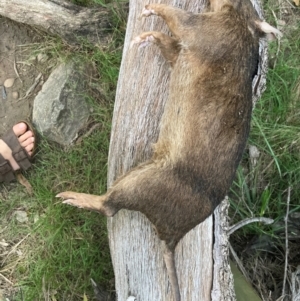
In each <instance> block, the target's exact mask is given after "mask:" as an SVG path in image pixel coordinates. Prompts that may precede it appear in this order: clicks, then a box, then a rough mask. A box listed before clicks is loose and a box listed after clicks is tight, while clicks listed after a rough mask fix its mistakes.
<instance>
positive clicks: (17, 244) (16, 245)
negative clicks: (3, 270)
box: [2, 233, 31, 265]
mask: <svg viewBox="0 0 300 301" xmlns="http://www.w3.org/2000/svg"><path fill="white" fill-rule="evenodd" d="M30 234H31V233H28V234H27V235H26V236H25V237H23V238H22V239H21V240H20V241H19V242H18V243H16V244H15V245H14V246H13V247H12V248H11V250H10V251H9V252H8V254H7V255H6V257H5V258H4V260H3V261H2V265H4V263H5V262H6V260H7V258H8V256H9V255H10V254H11V253H12V252H13V251H15V249H16V248H17V247H18V246H19V245H20V244H21V243H22V242H23V241H24V240H25V239H27V238H28V237H29V236H30Z"/></svg>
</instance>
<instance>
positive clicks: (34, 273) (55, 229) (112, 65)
mask: <svg viewBox="0 0 300 301" xmlns="http://www.w3.org/2000/svg"><path fill="white" fill-rule="evenodd" d="M76 2H77V4H82V5H99V4H102V5H103V4H107V3H108V2H111V1H103V3H102V1H93V2H92V1H79V2H80V3H79V2H78V1H76ZM112 14H113V22H114V32H113V33H112V34H113V39H112V42H111V44H110V45H109V46H108V47H107V48H106V49H105V50H101V49H99V48H97V47H93V46H91V45H89V44H88V43H84V42H83V43H82V46H81V47H80V48H78V47H77V48H76V49H72V48H70V47H69V46H68V45H65V44H64V43H63V42H62V41H61V40H60V39H59V38H53V37H49V38H46V40H45V42H44V43H43V44H41V45H38V46H36V45H33V46H32V53H33V56H36V55H37V54H38V53H43V54H47V55H48V56H49V57H50V58H51V59H53V60H58V61H67V60H72V61H74V62H77V63H78V64H80V65H88V66H90V67H89V69H88V72H87V74H86V77H87V80H88V81H89V90H88V91H86V93H85V95H83V97H84V99H85V100H86V101H87V102H89V104H90V105H91V107H92V114H91V117H90V120H89V126H90V127H91V126H93V125H95V124H98V128H97V129H96V130H95V131H93V132H92V134H91V135H90V136H88V137H87V138H85V139H83V140H82V142H81V143H80V144H79V145H75V146H74V147H72V148H69V149H63V148H62V147H60V146H58V145H55V144H53V143H50V142H47V141H46V140H45V139H44V138H43V137H41V139H40V141H39V144H38V153H37V154H36V156H35V164H34V168H32V169H30V171H29V172H28V173H27V175H26V178H27V179H28V180H29V182H30V183H31V185H32V187H33V191H34V195H33V196H31V197H29V196H28V195H26V194H25V193H24V192H23V189H22V188H21V187H16V188H14V189H13V190H12V191H10V192H9V193H7V195H8V198H7V201H2V202H0V211H1V218H2V224H3V225H5V226H6V227H7V228H6V231H5V239H6V241H9V242H11V243H12V244H15V245H16V244H18V243H19V242H20V241H21V243H20V244H19V245H18V250H20V251H21V253H22V254H21V255H20V256H19V257H18V256H17V255H15V254H10V255H9V256H8V257H7V260H6V262H5V263H4V265H3V266H1V267H0V270H2V269H3V272H2V273H4V275H7V276H8V274H6V273H8V272H9V273H10V274H9V278H10V279H12V278H11V273H13V279H14V280H15V281H14V282H15V283H16V286H17V288H18V292H17V293H15V294H14V297H13V300H17V301H23V300H26V301H27V300H30V301H37V300H59V301H63V300H68V301H71V300H72V301H76V300H84V296H86V297H87V299H88V300H92V299H93V296H94V293H93V290H92V286H91V282H90V279H91V278H92V279H94V280H95V281H96V282H97V283H100V284H101V285H102V286H104V287H106V288H111V279H112V278H113V269H112V264H111V260H110V253H109V247H108V238H107V229H106V218H104V217H102V216H101V215H99V214H97V213H95V212H88V211H84V210H83V211H80V210H78V209H76V208H72V207H69V206H67V205H63V204H62V203H61V200H59V199H56V198H55V195H56V194H57V193H59V192H61V191H65V190H74V191H81V192H86V193H92V194H102V193H104V192H105V191H106V189H107V187H106V177H107V155H108V148H109V138H110V127H111V118H112V110H113V100H114V96H115V90H116V83H117V79H118V71H119V66H120V63H121V53H122V41H123V37H124V28H125V26H124V19H123V16H124V15H125V13H124V14H123V13H122V12H118V10H117V9H115V8H114V9H112ZM30 47H31V46H30ZM16 209H19V210H23V211H26V213H27V215H28V218H29V221H28V222H27V223H24V224H20V223H19V222H17V221H16V219H15V218H14V212H15V210H16ZM0 230H1V229H0ZM6 269H7V271H8V272H7V271H5V270H6ZM48 298H49V299H48Z"/></svg>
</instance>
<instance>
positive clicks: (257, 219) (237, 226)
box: [227, 217, 274, 236]
mask: <svg viewBox="0 0 300 301" xmlns="http://www.w3.org/2000/svg"><path fill="white" fill-rule="evenodd" d="M256 222H259V223H265V224H267V225H269V224H273V223H274V220H273V219H271V218H267V217H251V218H246V219H244V220H242V221H240V222H238V223H236V224H234V225H233V226H231V227H230V228H229V230H228V232H227V235H228V236H230V235H231V234H232V233H233V232H235V231H236V230H238V229H240V228H241V227H244V226H246V225H248V224H251V223H256Z"/></svg>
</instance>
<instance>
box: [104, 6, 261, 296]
mask: <svg viewBox="0 0 300 301" xmlns="http://www.w3.org/2000/svg"><path fill="white" fill-rule="evenodd" d="M159 2H160V3H165V4H170V5H174V6H179V4H178V3H179V2H177V1H172V0H161V1H159ZM145 4H148V0H139V1H138V0H132V1H130V8H129V17H128V23H127V31H126V39H125V44H124V50H123V59H122V65H121V69H120V75H119V82H118V88H117V94H116V101H115V108H114V116H113V127H112V134H111V143H110V153H109V173H108V186H110V185H111V184H112V183H113V181H114V180H115V179H116V178H117V177H118V176H120V175H122V174H124V173H125V172H126V171H128V170H129V169H130V168H132V167H133V166H136V165H137V164H138V163H140V162H143V161H145V160H146V159H147V158H149V156H150V155H151V152H152V150H151V146H152V144H153V143H154V142H156V140H157V137H158V131H159V122H160V118H161V116H162V112H163V108H164V103H165V100H166V99H167V96H168V81H169V66H168V64H167V63H166V62H165V60H164V59H163V58H162V56H161V55H160V52H159V51H158V49H157V48H156V47H155V46H151V47H147V48H146V49H144V48H143V49H137V47H133V48H131V49H130V47H129V45H130V42H131V40H132V39H133V38H134V37H135V36H137V35H138V34H140V33H141V32H143V31H151V30H156V31H163V32H167V29H166V25H165V24H164V22H163V21H162V20H161V19H160V18H157V17H152V18H147V19H140V18H139V16H140V14H141V12H142V10H143V8H144V6H145ZM206 4H207V2H205V1H204V0H203V1H198V0H183V1H180V7H181V8H183V9H185V10H187V11H191V12H200V11H201V10H202V9H203V8H204V7H205V5H206ZM255 6H256V7H257V8H258V10H259V11H260V12H261V9H260V7H259V4H258V2H256V3H255ZM199 34H201V33H199ZM266 50H267V49H266V44H265V42H263V41H262V42H261V48H260V56H261V57H260V62H259V68H258V74H257V76H256V77H255V79H254V81H253V90H254V95H253V101H254V102H255V101H256V100H257V99H258V97H259V95H260V94H261V93H262V91H263V90H264V88H265V74H266V68H267V54H266ZM227 208H228V201H227V200H225V201H224V202H222V204H221V205H220V206H219V207H218V208H217V209H216V211H215V216H214V217H213V216H211V217H209V218H208V219H207V220H205V222H203V223H202V224H200V225H198V226H197V227H196V228H194V229H193V230H192V231H190V232H189V233H188V234H187V235H186V236H185V237H184V238H183V239H182V240H181V241H180V243H179V244H178V246H177V247H176V254H175V256H176V259H175V260H176V268H177V273H178V277H179V285H180V290H181V298H182V300H187V301H199V300H201V301H209V300H212V301H221V300H223V301H230V300H235V293H234V288H233V276H232V273H231V269H230V265H229V262H228V254H229V247H228V235H227V228H228V220H227ZM108 230H109V241H110V249H111V256H112V261H113V266H114V272H115V279H116V291H117V295H118V300H120V301H125V300H126V299H127V298H128V296H130V295H133V296H135V297H136V298H137V300H138V301H154V300H155V301H171V300H172V294H171V291H170V285H169V283H168V277H167V273H166V268H165V266H164V262H163V254H162V248H161V245H160V242H159V239H158V238H157V236H156V234H155V231H154V229H153V228H152V226H151V224H150V222H149V221H148V220H147V218H146V217H145V216H144V215H143V214H141V213H139V212H132V211H127V210H121V211H120V212H119V213H118V214H117V215H116V216H115V217H113V218H109V219H108Z"/></svg>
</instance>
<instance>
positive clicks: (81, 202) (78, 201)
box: [56, 191, 86, 208]
mask: <svg viewBox="0 0 300 301" xmlns="http://www.w3.org/2000/svg"><path fill="white" fill-rule="evenodd" d="M56 197H57V198H62V199H63V204H68V205H71V206H75V207H78V208H85V207H86V200H85V198H83V197H82V194H81V193H77V192H73V191H65V192H61V193H59V194H58V195H56Z"/></svg>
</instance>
